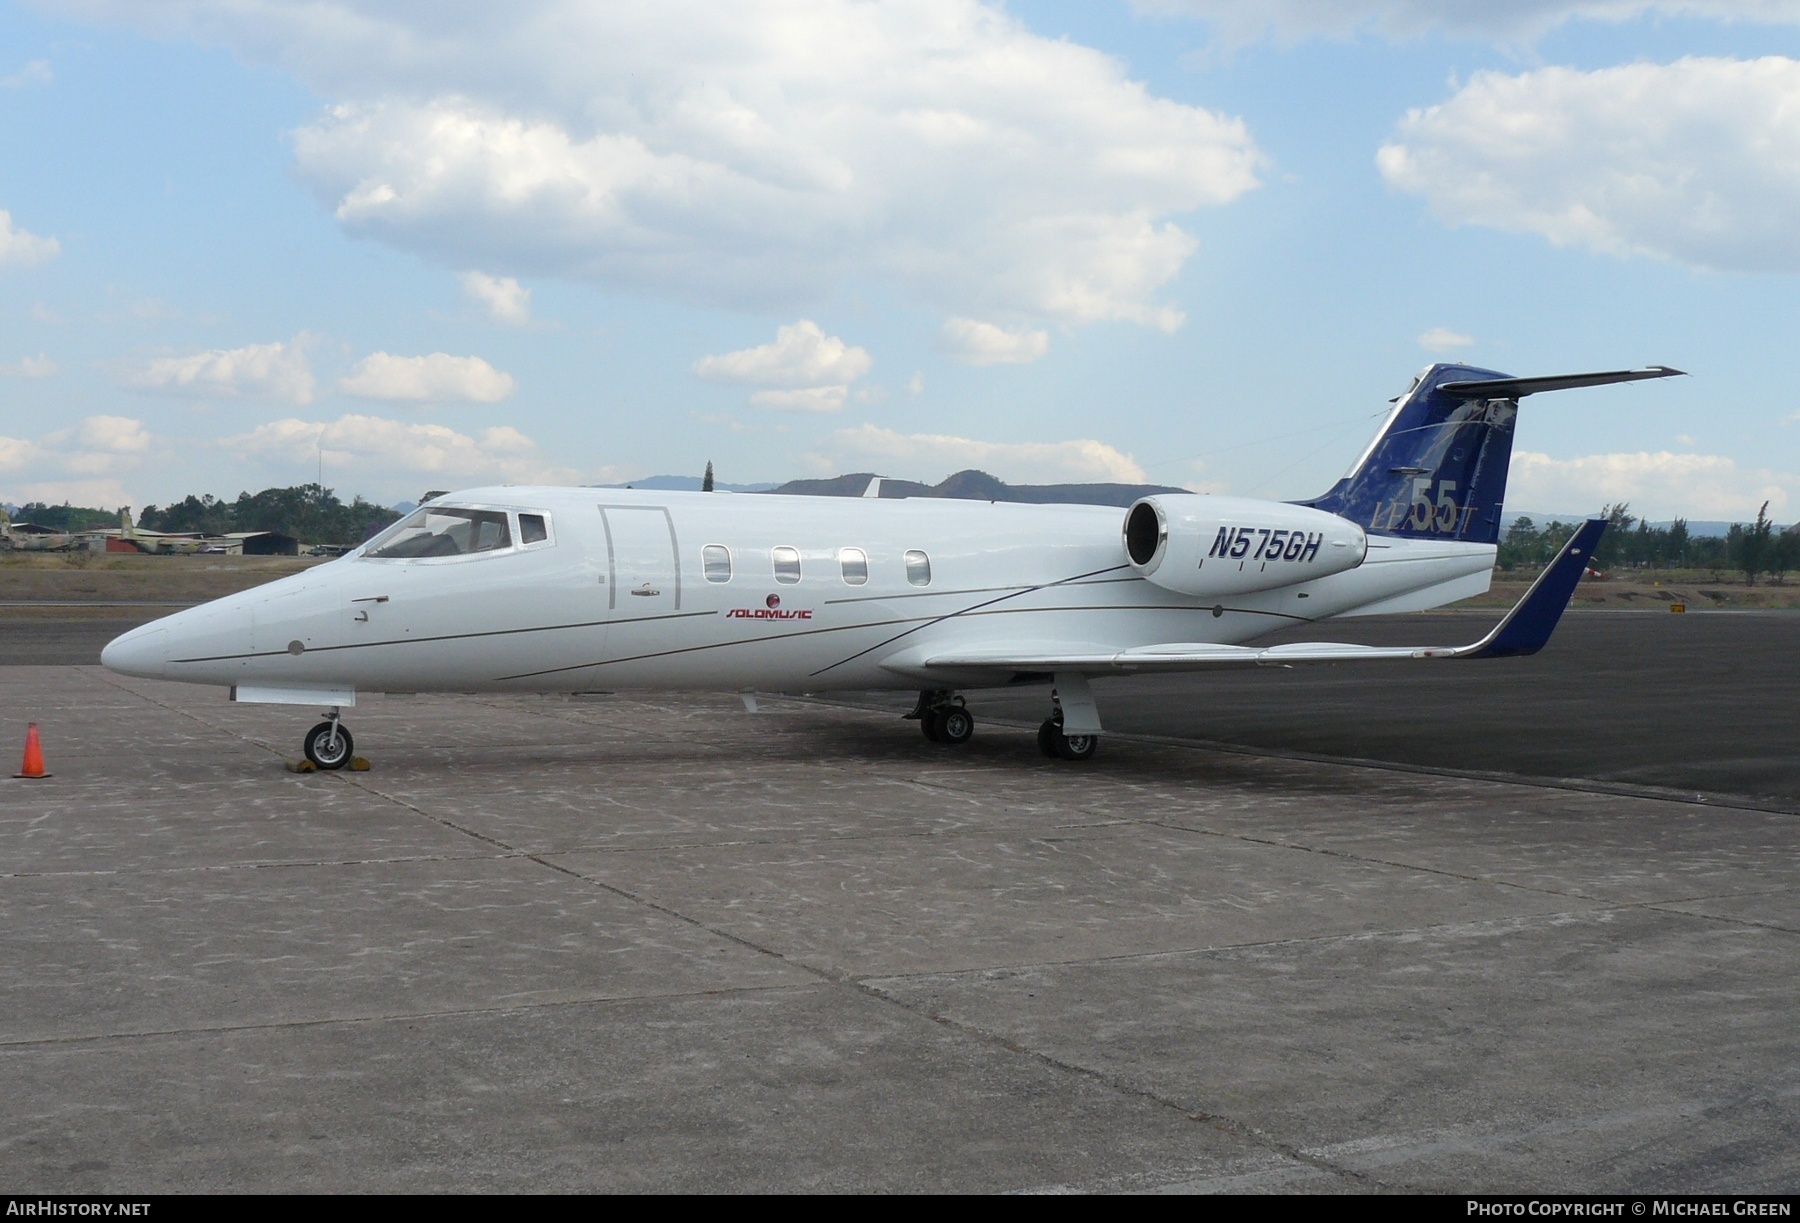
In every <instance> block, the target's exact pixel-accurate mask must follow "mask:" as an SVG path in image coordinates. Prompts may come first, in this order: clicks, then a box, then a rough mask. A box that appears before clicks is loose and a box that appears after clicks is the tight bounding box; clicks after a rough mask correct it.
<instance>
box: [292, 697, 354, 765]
mask: <svg viewBox="0 0 1800 1223" xmlns="http://www.w3.org/2000/svg"><path fill="white" fill-rule="evenodd" d="M325 718H326V720H325V721H323V722H321V723H319V724H318V725H317V726H315V727H313V728H312V729H311V730H309V731H307V732H306V744H305V751H306V758H307V759H308V760H310V761H312V762H313V767H314V768H318V769H341V768H343V767H344V766H345V765H347V764H349V763H350V761H351V758H352V757H353V756H354V755H355V753H356V749H355V745H354V744H352V743H351V741H350V732H349V731H348V730H346V729H345V728H344V725H343V723H342V722H340V721H338V711H337V710H336V709H333V710H332V711H331V712H330V713H328V714H326V715H325Z"/></svg>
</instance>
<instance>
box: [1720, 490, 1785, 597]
mask: <svg viewBox="0 0 1800 1223" xmlns="http://www.w3.org/2000/svg"><path fill="white" fill-rule="evenodd" d="M1774 533H1775V526H1774V524H1773V523H1771V522H1770V521H1769V503H1768V502H1767V501H1765V502H1763V503H1762V508H1761V509H1760V510H1757V511H1756V521H1755V522H1754V523H1752V524H1751V525H1750V526H1748V527H1745V526H1744V525H1743V524H1741V523H1736V522H1734V523H1732V524H1731V533H1730V535H1729V537H1728V547H1727V551H1728V552H1729V553H1730V556H1731V564H1732V567H1733V568H1736V569H1741V570H1743V573H1744V585H1746V586H1754V585H1756V575H1757V574H1759V573H1764V572H1766V571H1767V570H1768V568H1769V559H1770V557H1769V551H1770V548H1771V546H1772V542H1771V541H1772V537H1773V535H1774Z"/></svg>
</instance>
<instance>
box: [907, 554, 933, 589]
mask: <svg viewBox="0 0 1800 1223" xmlns="http://www.w3.org/2000/svg"><path fill="white" fill-rule="evenodd" d="M906 580H907V581H909V582H911V583H912V584H913V585H914V586H929V585H931V558H930V557H929V556H926V555H925V554H924V553H923V552H921V551H919V550H918V549H917V548H908V549H907V551H906Z"/></svg>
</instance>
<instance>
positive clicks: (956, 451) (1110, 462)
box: [823, 425, 1146, 484]
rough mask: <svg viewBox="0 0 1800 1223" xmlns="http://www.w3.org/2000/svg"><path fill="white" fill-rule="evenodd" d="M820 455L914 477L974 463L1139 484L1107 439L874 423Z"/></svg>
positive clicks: (1129, 462) (841, 435)
mask: <svg viewBox="0 0 1800 1223" xmlns="http://www.w3.org/2000/svg"><path fill="white" fill-rule="evenodd" d="M825 449H826V450H827V451H828V452H829V453H828V454H827V455H825V456H823V457H825V459H826V462H827V463H828V464H835V465H836V466H838V467H839V469H840V470H841V469H844V468H846V467H856V466H862V465H866V464H867V463H870V462H873V463H877V464H881V465H885V466H886V467H887V469H888V470H893V471H903V472H906V473H908V475H909V477H912V478H929V477H936V478H941V477H942V476H945V475H948V474H950V473H951V472H953V471H960V470H963V469H965V468H969V467H977V468H980V469H981V470H983V471H985V472H987V473H988V474H989V475H993V476H998V477H1000V478H1001V479H1002V480H1005V481H1007V482H1008V483H1011V484H1058V483H1065V482H1076V483H1111V484H1142V483H1144V482H1145V479H1146V477H1145V475H1144V469H1143V468H1142V467H1140V466H1138V463H1137V460H1136V459H1133V458H1132V457H1131V456H1130V455H1128V454H1122V453H1120V452H1119V451H1118V450H1115V449H1114V448H1113V447H1111V446H1109V445H1107V444H1106V443H1105V442H1099V441H1095V440H1093V439H1092V438H1079V439H1075V440H1072V441H1065V442H986V441H978V440H976V439H974V438H967V437H954V436H951V435H949V434H942V433H898V432H895V431H894V430H892V429H883V428H881V427H880V426H878V425H860V426H858V427H856V428H854V429H839V430H837V431H836V432H835V433H833V434H832V435H831V436H830V437H829V438H828V439H827V440H826V442H825Z"/></svg>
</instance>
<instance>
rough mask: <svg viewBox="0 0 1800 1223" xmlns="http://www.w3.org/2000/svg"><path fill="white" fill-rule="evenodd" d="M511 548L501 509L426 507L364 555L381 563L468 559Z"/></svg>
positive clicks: (399, 525) (407, 519) (510, 540)
mask: <svg viewBox="0 0 1800 1223" xmlns="http://www.w3.org/2000/svg"><path fill="white" fill-rule="evenodd" d="M511 546H512V534H511V532H510V531H509V530H508V529H507V525H506V514H505V513H504V512H502V511H500V510H461V509H456V508H454V507H452V506H437V505H432V506H424V507H422V508H420V509H417V510H414V511H413V513H412V514H411V516H409V517H408V518H406V519H405V520H404V521H403V522H400V523H399V524H397V525H395V526H393V527H390V528H389V529H388V533H387V535H386V536H385V537H384V538H383V539H381V540H380V541H378V546H376V547H373V548H371V549H370V550H369V551H368V552H365V553H364V554H363V555H365V556H369V557H374V558H376V559H379V560H386V559H394V558H401V557H421V556H467V555H469V554H470V553H474V552H496V551H498V550H500V549H502V548H510V547H511Z"/></svg>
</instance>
